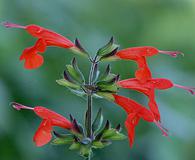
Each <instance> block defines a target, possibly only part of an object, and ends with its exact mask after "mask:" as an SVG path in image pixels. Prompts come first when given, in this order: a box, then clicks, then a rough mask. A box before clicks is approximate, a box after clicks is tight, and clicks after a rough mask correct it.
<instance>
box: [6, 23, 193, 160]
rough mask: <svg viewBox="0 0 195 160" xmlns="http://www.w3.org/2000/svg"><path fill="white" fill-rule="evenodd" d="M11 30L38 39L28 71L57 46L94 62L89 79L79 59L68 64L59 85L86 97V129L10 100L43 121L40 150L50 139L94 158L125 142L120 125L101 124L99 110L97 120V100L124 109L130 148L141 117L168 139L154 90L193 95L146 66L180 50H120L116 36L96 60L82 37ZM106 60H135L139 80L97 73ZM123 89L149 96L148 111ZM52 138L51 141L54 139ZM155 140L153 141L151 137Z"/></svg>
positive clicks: (28, 52) (28, 55) (26, 57)
mask: <svg viewBox="0 0 195 160" xmlns="http://www.w3.org/2000/svg"><path fill="white" fill-rule="evenodd" d="M3 25H4V26H5V27H7V28H20V29H22V30H25V31H27V32H28V33H29V34H30V35H31V36H33V37H35V38H37V41H36V43H35V44H34V45H33V46H31V47H27V48H25V49H24V50H23V52H22V54H21V55H20V61H24V68H25V69H28V70H32V69H37V68H39V67H41V65H43V63H44V58H43V53H45V52H46V49H47V47H49V46H55V47H61V48H65V49H69V50H71V51H72V52H73V53H76V54H79V55H81V56H83V57H85V58H86V59H87V60H88V61H89V62H90V63H91V69H90V73H89V77H88V80H86V79H85V78H84V76H83V73H82V72H81V70H80V69H79V66H78V64H77V60H76V59H75V58H73V59H72V62H71V64H68V65H66V68H65V70H64V73H63V77H61V78H60V79H58V80H56V82H57V83H58V84H59V85H61V86H64V87H66V88H67V89H69V90H70V91H71V92H72V93H74V94H76V95H79V96H83V97H85V98H86V102H87V110H86V112H85V114H84V117H85V121H84V124H83V125H82V124H81V123H79V122H78V121H77V120H76V118H75V117H73V116H72V115H71V114H70V117H69V118H68V119H67V118H65V117H63V116H62V115H60V114H58V113H56V112H54V111H52V110H50V109H47V108H45V107H42V106H35V107H29V106H26V105H23V104H20V103H17V102H12V103H11V104H12V106H13V108H15V109H16V110H23V109H27V110H30V111H33V112H34V113H35V114H36V115H37V116H38V117H40V118H41V119H42V121H41V124H40V125H39V127H38V129H37V131H36V132H35V134H34V137H33V141H34V142H35V144H36V146H38V147H41V146H43V145H46V144H47V143H49V142H50V141H51V144H53V145H69V149H70V150H77V151H78V152H79V154H80V155H81V156H83V157H84V158H86V159H88V160H90V159H91V158H92V157H93V150H95V149H102V148H104V147H106V146H108V145H110V144H111V142H112V141H115V140H123V139H126V136H125V135H124V134H122V133H121V125H120V124H118V125H117V126H115V127H112V126H111V123H110V121H109V120H107V121H106V122H105V123H103V121H104V120H103V115H102V110H101V108H100V109H99V111H98V112H97V114H96V115H95V116H94V117H93V116H92V112H93V107H92V100H93V98H104V99H106V100H108V101H110V102H113V103H115V104H117V105H118V106H120V107H121V108H122V109H124V110H125V112H126V114H127V118H126V121H125V127H126V129H127V133H128V139H129V144H130V147H132V146H133V144H134V139H135V127H136V126H137V125H138V123H139V121H140V119H143V120H144V121H147V122H150V123H154V124H155V125H156V126H157V127H158V128H159V129H160V130H161V132H162V134H163V135H164V136H168V131H167V129H166V128H164V127H163V126H162V123H161V115H160V112H159V109H158V105H157V103H156V98H155V90H165V89H169V88H172V87H176V88H181V89H184V90H186V91H188V92H190V93H191V94H194V93H195V92H194V89H195V88H193V87H185V86H182V85H179V84H175V83H173V82H172V81H171V80H169V79H165V78H154V77H153V76H152V73H151V71H150V68H149V66H148V63H147V59H148V58H150V57H151V56H155V55H158V54H165V55H169V56H172V57H177V55H180V54H181V55H182V53H181V52H178V51H163V50H159V49H157V48H155V47H150V46H143V47H133V48H127V49H122V50H119V45H117V44H115V43H114V39H113V37H112V38H111V39H110V41H109V42H108V43H107V44H106V45H105V46H103V47H102V48H100V49H99V50H98V51H97V53H96V55H95V56H94V57H92V56H91V55H90V54H89V53H88V52H87V51H86V50H85V49H84V48H83V47H82V45H81V43H80V41H79V40H78V39H76V40H75V42H74V43H73V42H71V41H70V40H69V39H67V38H66V37H64V36H62V35H60V34H58V33H56V32H54V31H52V30H49V29H46V28H43V27H40V26H38V25H34V24H31V25H27V26H22V25H18V24H13V23H9V22H5V23H3ZM104 60H107V61H109V60H131V61H134V62H136V63H137V67H138V68H137V70H136V71H135V78H129V79H125V80H120V76H119V75H118V74H114V73H112V72H111V67H110V65H109V64H108V65H107V67H106V68H105V71H104V72H102V73H101V72H100V71H99V70H98V65H99V64H100V62H101V61H104ZM120 88H125V89H131V90H135V91H138V92H140V93H143V94H144V95H146V96H147V97H148V107H147V106H143V105H141V104H140V103H138V102H136V101H134V100H132V99H130V98H127V97H124V96H121V95H118V90H119V89H120ZM54 126H57V127H60V128H63V129H65V130H66V131H67V134H64V133H63V134H62V133H58V132H56V131H55V130H54V129H53V127H54ZM52 137H53V138H52ZM151 138H152V137H151Z"/></svg>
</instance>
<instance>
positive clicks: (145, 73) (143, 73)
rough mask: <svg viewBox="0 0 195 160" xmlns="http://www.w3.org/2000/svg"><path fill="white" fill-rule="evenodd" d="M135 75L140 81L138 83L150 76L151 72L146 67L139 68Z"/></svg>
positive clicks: (148, 78)
mask: <svg viewBox="0 0 195 160" xmlns="http://www.w3.org/2000/svg"><path fill="white" fill-rule="evenodd" d="M135 77H136V78H137V79H138V80H139V81H140V83H145V82H147V81H148V80H150V79H151V78H152V74H151V72H150V69H149V68H148V67H145V68H140V69H138V70H137V71H136V72H135Z"/></svg>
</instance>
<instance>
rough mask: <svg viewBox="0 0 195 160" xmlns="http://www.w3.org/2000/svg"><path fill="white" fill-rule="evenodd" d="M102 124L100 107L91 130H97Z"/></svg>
mask: <svg viewBox="0 0 195 160" xmlns="http://www.w3.org/2000/svg"><path fill="white" fill-rule="evenodd" d="M102 124H103V115H102V109H101V108H100V109H99V111H98V113H97V115H96V117H95V119H94V121H93V124H92V131H93V132H97V131H98V130H99V129H100V128H101V126H102Z"/></svg>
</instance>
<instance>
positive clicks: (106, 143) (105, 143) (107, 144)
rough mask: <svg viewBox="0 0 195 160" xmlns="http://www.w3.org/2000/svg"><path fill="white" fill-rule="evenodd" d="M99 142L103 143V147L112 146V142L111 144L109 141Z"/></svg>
mask: <svg viewBox="0 0 195 160" xmlns="http://www.w3.org/2000/svg"><path fill="white" fill-rule="evenodd" d="M101 142H102V143H103V145H104V146H105V147H106V146H109V145H111V144H112V142H111V141H110V140H102V141H101Z"/></svg>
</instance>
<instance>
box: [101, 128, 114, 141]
mask: <svg viewBox="0 0 195 160" xmlns="http://www.w3.org/2000/svg"><path fill="white" fill-rule="evenodd" d="M115 134H116V129H114V128H110V129H107V130H105V131H104V133H103V135H102V138H103V139H109V138H110V137H112V136H114V135H115Z"/></svg>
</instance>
